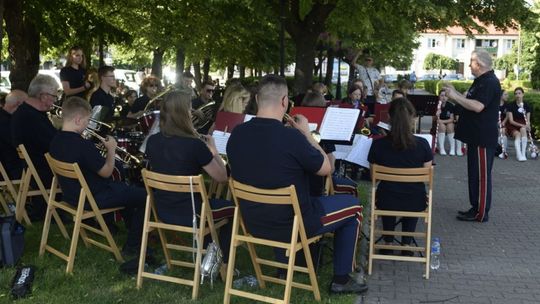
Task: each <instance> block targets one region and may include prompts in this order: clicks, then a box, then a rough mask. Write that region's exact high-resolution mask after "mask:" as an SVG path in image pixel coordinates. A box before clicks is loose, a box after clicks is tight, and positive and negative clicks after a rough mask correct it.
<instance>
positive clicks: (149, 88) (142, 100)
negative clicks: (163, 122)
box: [127, 75, 161, 118]
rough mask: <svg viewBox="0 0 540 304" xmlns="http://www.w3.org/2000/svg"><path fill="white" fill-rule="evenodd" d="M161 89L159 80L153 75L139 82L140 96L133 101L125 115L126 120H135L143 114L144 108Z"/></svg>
mask: <svg viewBox="0 0 540 304" xmlns="http://www.w3.org/2000/svg"><path fill="white" fill-rule="evenodd" d="M160 87H161V82H160V80H159V78H157V77H156V76H154V75H150V76H148V77H146V78H144V79H143V81H142V82H141V96H139V98H137V99H136V100H135V102H134V103H133V105H132V106H131V108H130V109H129V112H128V114H127V117H128V118H137V117H139V115H141V114H142V113H143V112H144V108H146V105H147V104H148V102H150V100H151V99H152V98H154V97H155V96H156V95H157V93H158V90H159V88H160Z"/></svg>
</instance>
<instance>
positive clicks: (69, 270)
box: [66, 210, 82, 274]
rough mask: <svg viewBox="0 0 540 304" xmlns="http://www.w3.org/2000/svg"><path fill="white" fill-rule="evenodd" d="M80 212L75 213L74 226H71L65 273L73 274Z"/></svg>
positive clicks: (79, 227) (79, 226)
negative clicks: (71, 231) (71, 232)
mask: <svg viewBox="0 0 540 304" xmlns="http://www.w3.org/2000/svg"><path fill="white" fill-rule="evenodd" d="M81 214H82V210H81V212H79V210H78V211H77V216H76V217H75V224H74V225H73V234H72V236H71V245H70V246H69V255H68V263H67V266H66V273H69V274H71V273H73V264H74V263H75V255H76V254H77V243H78V242H79V231H80V229H81Z"/></svg>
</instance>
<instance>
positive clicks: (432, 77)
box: [420, 74, 439, 80]
mask: <svg viewBox="0 0 540 304" xmlns="http://www.w3.org/2000/svg"><path fill="white" fill-rule="evenodd" d="M420 80H439V75H438V74H424V75H422V77H420Z"/></svg>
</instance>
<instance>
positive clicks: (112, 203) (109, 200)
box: [85, 182, 146, 248]
mask: <svg viewBox="0 0 540 304" xmlns="http://www.w3.org/2000/svg"><path fill="white" fill-rule="evenodd" d="M94 198H95V200H96V203H97V205H98V208H100V209H107V208H115V207H124V209H122V210H121V211H120V213H121V214H122V218H123V219H124V222H125V223H126V227H127V228H128V236H127V240H126V246H127V247H136V248H138V247H140V246H141V240H142V230H143V221H144V208H145V202H146V190H145V189H144V188H140V187H135V186H128V185H126V184H124V183H122V182H112V183H111V184H110V185H109V189H107V191H102V192H100V193H97V194H94ZM89 208H90V205H88V204H86V206H85V209H89Z"/></svg>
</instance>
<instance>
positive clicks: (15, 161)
mask: <svg viewBox="0 0 540 304" xmlns="http://www.w3.org/2000/svg"><path fill="white" fill-rule="evenodd" d="M0 162H1V163H2V166H4V169H6V172H7V174H8V176H9V178H10V179H19V178H20V177H21V173H22V169H23V168H24V163H23V162H22V161H21V159H20V158H19V155H18V154H17V150H16V149H15V146H14V145H13V142H12V139H11V114H9V113H8V112H6V111H4V110H3V109H1V108H0ZM0 180H2V177H1V176H0Z"/></svg>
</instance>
